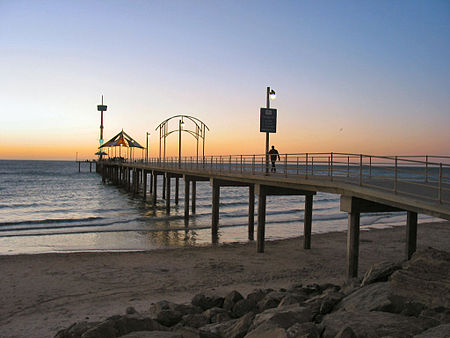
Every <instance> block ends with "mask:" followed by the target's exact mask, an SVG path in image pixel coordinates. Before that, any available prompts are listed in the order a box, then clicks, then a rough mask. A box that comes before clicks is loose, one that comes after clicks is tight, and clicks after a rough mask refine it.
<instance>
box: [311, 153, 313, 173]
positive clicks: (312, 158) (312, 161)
mask: <svg viewBox="0 0 450 338" xmlns="http://www.w3.org/2000/svg"><path fill="white" fill-rule="evenodd" d="M311 176H314V156H313V157H311Z"/></svg>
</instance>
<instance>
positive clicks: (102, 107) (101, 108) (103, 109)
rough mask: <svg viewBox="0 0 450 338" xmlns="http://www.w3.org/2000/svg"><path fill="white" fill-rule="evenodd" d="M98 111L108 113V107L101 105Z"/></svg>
mask: <svg viewBox="0 0 450 338" xmlns="http://www.w3.org/2000/svg"><path fill="white" fill-rule="evenodd" d="M97 110H98V111H106V106H104V105H102V104H99V105H98V106H97Z"/></svg>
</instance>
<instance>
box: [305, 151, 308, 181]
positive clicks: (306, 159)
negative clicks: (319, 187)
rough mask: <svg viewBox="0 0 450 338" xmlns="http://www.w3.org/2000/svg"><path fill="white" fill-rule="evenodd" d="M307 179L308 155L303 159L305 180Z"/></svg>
mask: <svg viewBox="0 0 450 338" xmlns="http://www.w3.org/2000/svg"><path fill="white" fill-rule="evenodd" d="M307 178H308V153H306V158H305V179H307Z"/></svg>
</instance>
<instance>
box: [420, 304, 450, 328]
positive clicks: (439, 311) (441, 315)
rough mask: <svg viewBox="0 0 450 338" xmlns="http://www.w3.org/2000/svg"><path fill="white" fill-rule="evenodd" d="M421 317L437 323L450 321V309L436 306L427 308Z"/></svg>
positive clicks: (436, 324)
mask: <svg viewBox="0 0 450 338" xmlns="http://www.w3.org/2000/svg"><path fill="white" fill-rule="evenodd" d="M419 317H420V318H424V319H428V320H432V321H434V323H435V325H433V326H438V325H441V324H448V323H450V309H446V308H435V309H425V310H424V311H422V313H421V314H420V316H419Z"/></svg>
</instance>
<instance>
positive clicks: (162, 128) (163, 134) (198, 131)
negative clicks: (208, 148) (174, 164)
mask: <svg viewBox="0 0 450 338" xmlns="http://www.w3.org/2000/svg"><path fill="white" fill-rule="evenodd" d="M176 118H181V120H184V119H186V120H189V121H191V122H192V123H194V124H195V131H193V130H189V129H181V126H180V125H179V126H178V128H177V129H174V130H171V131H169V130H168V124H169V121H170V120H173V119H176ZM158 129H159V160H160V161H161V140H163V142H164V149H163V154H162V155H163V156H162V157H163V159H164V160H165V158H166V138H167V136H169V135H170V134H172V133H174V132H178V133H179V142H178V158H179V159H178V160H179V162H180V163H181V132H182V131H184V132H187V133H188V134H190V135H192V136H193V137H194V138H195V139H196V140H197V150H196V151H197V162H198V143H199V139H202V148H203V151H202V153H203V158H205V137H206V130H208V131H209V128H208V126H207V125H206V124H205V123H204V122H203V121H201V120H199V119H198V118H196V117H194V116H189V115H182V114H178V115H174V116H171V117H169V118H168V119H165V120H164V121H162V122H161V123H160V124H159V125H158V127H156V128H155V130H158Z"/></svg>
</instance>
